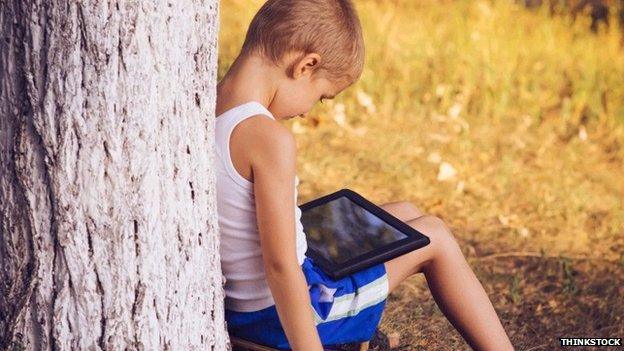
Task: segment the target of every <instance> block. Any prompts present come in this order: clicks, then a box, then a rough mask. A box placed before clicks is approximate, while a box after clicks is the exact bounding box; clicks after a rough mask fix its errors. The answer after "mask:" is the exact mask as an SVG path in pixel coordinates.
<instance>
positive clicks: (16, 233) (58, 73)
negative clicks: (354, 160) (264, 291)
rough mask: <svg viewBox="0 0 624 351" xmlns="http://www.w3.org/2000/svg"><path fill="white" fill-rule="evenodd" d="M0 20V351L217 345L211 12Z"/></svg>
mask: <svg viewBox="0 0 624 351" xmlns="http://www.w3.org/2000/svg"><path fill="white" fill-rule="evenodd" d="M0 10H1V13H0V30H1V31H2V32H1V33H2V38H1V39H2V40H1V42H0V133H1V134H0V142H1V143H0V349H27V350H68V349H77V350H97V349H107V350H108V349H112V350H122V349H132V350H135V349H138V350H163V349H164V350H167V349H169V350H189V349H202V350H209V349H211V348H212V349H216V350H223V349H226V348H229V341H228V338H227V333H226V332H225V323H224V318H223V278H222V275H221V267H220V261H219V255H218V253H219V241H218V235H217V230H218V227H217V225H218V224H217V210H216V202H215V175H214V172H213V167H212V165H213V162H214V161H213V159H214V158H213V155H214V152H213V148H214V144H213V136H214V104H215V91H216V90H215V86H216V65H217V44H216V43H217V32H218V24H219V20H218V16H219V13H218V11H219V8H218V1H217V0H212V1H211V0H204V1H202V0H195V1H170V2H147V1H145V2H141V1H133V0H128V1H121V0H120V1H109V2H106V1H63V0H45V1H32V0H29V1H27V0H1V1H0Z"/></svg>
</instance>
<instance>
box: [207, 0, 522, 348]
mask: <svg viewBox="0 0 624 351" xmlns="http://www.w3.org/2000/svg"><path fill="white" fill-rule="evenodd" d="M363 64H364V42H363V38H362V30H361V26H360V22H359V19H358V17H357V13H356V11H355V9H354V7H353V4H352V3H351V1H350V0H269V1H267V2H266V3H265V4H264V5H263V6H262V8H261V9H260V10H259V11H258V13H257V14H256V15H255V17H254V18H253V20H252V22H251V24H250V26H249V29H248V31H247V35H246V38H245V41H244V43H243V47H242V49H241V53H240V54H239V56H238V57H237V58H236V60H235V61H234V63H233V64H232V67H230V70H229V71H228V72H227V74H226V75H225V77H224V78H223V79H222V80H221V81H220V82H219V84H218V86H217V103H216V115H217V118H216V136H215V143H216V152H217V155H218V156H219V162H217V205H218V214H219V225H220V234H221V247H220V251H221V266H222V269H223V273H224V275H225V278H226V285H225V292H226V301H225V308H226V311H225V312H226V320H227V323H228V330H229V331H230V333H231V334H232V335H236V336H240V337H243V338H246V339H251V340H253V341H256V342H259V343H262V344H265V345H268V346H273V347H277V348H284V349H289V348H292V349H293V350H313V351H320V350H323V347H322V345H330V344H338V343H346V342H355V341H364V340H368V339H369V338H370V337H371V336H372V335H373V333H374V331H375V329H376V327H377V324H378V322H379V320H380V318H381V314H382V312H383V307H384V305H385V301H386V297H387V294H388V293H389V292H390V291H391V290H392V289H394V288H395V287H396V286H397V285H398V284H399V283H400V282H401V281H402V280H404V279H406V278H407V277H409V276H410V275H412V274H415V273H418V272H423V273H424V274H425V276H426V277H427V281H428V284H429V285H430V288H431V291H432V293H433V296H434V298H435V299H436V302H437V303H438V305H440V307H441V309H442V311H443V312H444V313H445V314H446V315H447V317H448V318H449V320H450V321H451V322H452V323H453V324H454V325H455V326H456V327H457V328H458V330H459V331H460V333H462V335H463V336H464V338H465V339H466V340H467V341H468V343H469V344H470V345H471V346H473V348H477V349H480V350H512V349H513V348H512V346H511V343H510V342H509V339H508V338H507V335H506V334H505V332H504V330H503V328H502V326H501V324H500V321H499V320H498V318H497V316H496V313H495V311H494V309H493V307H492V304H491V303H490V301H489V299H488V298H487V295H486V294H485V291H484V290H483V288H482V287H481V285H480V283H479V281H478V280H477V278H476V277H475V276H474V273H473V272H472V270H471V269H470V268H469V267H468V265H467V263H466V261H465V259H464V257H463V255H462V253H461V250H460V249H459V246H458V245H457V242H456V241H455V240H454V238H453V237H452V235H451V233H450V231H449V230H448V227H446V225H444V223H443V222H442V221H441V220H440V219H438V218H437V217H433V216H427V215H423V214H422V213H421V212H420V211H418V210H417V209H416V208H415V207H414V206H413V205H411V204H409V203H403V202H399V203H390V204H384V205H382V206H381V207H382V208H384V209H385V210H387V211H388V212H390V213H392V214H393V215H394V216H395V217H397V218H399V219H401V220H403V221H405V222H406V223H407V224H409V225H411V226H413V227H414V228H416V229H417V230H419V231H421V232H423V233H425V234H426V235H427V236H429V237H430V239H431V243H430V244H429V245H428V246H426V247H425V248H423V249H419V250H416V251H413V252H410V253H408V254H405V255H402V256H400V257H397V258H395V259H393V260H390V261H388V262H385V263H382V264H378V265H375V266H373V267H370V268H368V269H365V270H363V271H361V272H357V273H355V274H353V275H352V276H349V277H345V278H343V279H341V280H338V281H333V280H331V278H329V277H328V276H326V275H325V274H324V273H323V272H322V271H321V270H320V269H319V268H318V267H316V265H315V264H314V262H313V261H312V260H311V259H310V258H308V257H306V256H305V251H306V249H307V245H306V241H305V233H304V232H303V227H302V225H301V223H300V216H301V211H300V210H299V208H298V207H297V206H296V200H297V184H298V178H297V176H296V172H295V164H296V141H295V139H294V137H293V135H292V134H291V133H290V132H289V130H288V129H287V128H286V127H284V126H282V125H281V124H280V123H278V122H279V121H280V120H284V119H289V118H292V117H296V116H302V117H305V116H306V113H307V112H308V111H309V110H310V109H311V108H312V106H313V105H314V104H315V103H316V101H319V100H320V101H321V102H322V100H323V99H331V98H333V97H334V96H336V95H337V94H338V93H340V92H341V91H343V90H344V89H346V88H347V87H349V86H350V85H352V84H353V83H354V82H355V81H357V79H359V77H360V75H361V73H362V67H363ZM293 209H294V210H293Z"/></svg>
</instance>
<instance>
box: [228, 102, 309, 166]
mask: <svg viewBox="0 0 624 351" xmlns="http://www.w3.org/2000/svg"><path fill="white" fill-rule="evenodd" d="M232 142H233V143H236V144H238V146H239V147H241V149H244V150H246V151H247V152H246V154H247V157H246V158H247V160H248V162H249V163H250V165H251V166H252V167H253V166H254V165H264V164H274V163H275V162H279V161H286V162H290V161H291V158H294V157H295V155H296V150H297V142H296V140H295V137H294V135H293V134H292V133H291V132H290V130H289V129H288V128H287V127H286V126H283V125H282V124H280V123H279V122H277V121H276V120H273V119H270V118H268V117H267V116H264V115H261V114H257V115H254V116H251V117H248V118H246V119H245V120H244V121H242V122H241V123H239V124H238V125H237V126H236V127H235V128H234V130H233V131H232ZM239 142H241V143H242V144H239Z"/></svg>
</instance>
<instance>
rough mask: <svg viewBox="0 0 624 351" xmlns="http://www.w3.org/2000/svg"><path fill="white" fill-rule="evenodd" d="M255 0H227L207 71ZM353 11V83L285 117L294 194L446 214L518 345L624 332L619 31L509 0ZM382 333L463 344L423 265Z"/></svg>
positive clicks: (233, 42)
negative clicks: (408, 205)
mask: <svg viewBox="0 0 624 351" xmlns="http://www.w3.org/2000/svg"><path fill="white" fill-rule="evenodd" d="M261 3H262V2H261V1H256V0H254V1H241V0H224V1H222V2H221V11H220V14H221V31H220V39H219V73H218V77H219V79H220V78H221V77H222V76H223V75H224V73H225V72H226V70H227V68H228V67H229V65H230V63H231V62H232V60H233V59H234V58H235V55H236V54H237V52H238V49H239V48H240V45H241V44H242V41H243V39H244V35H245V30H246V28H247V25H248V23H249V21H250V20H251V18H252V17H253V15H254V13H255V12H256V11H257V9H258V8H259V7H260V6H261ZM356 6H357V9H358V12H359V14H360V18H361V21H362V25H363V28H364V35H365V41H366V50H367V51H366V64H365V70H364V72H363V75H362V77H361V79H360V80H359V81H358V82H357V83H356V84H355V85H354V86H353V87H351V88H349V89H347V90H346V91H344V92H343V93H341V94H340V95H338V97H337V98H336V99H335V100H334V101H329V102H327V103H325V104H318V106H316V107H315V108H314V110H313V111H312V112H311V113H310V116H309V117H308V118H307V119H298V118H295V119H293V120H291V121H288V122H285V123H286V124H287V126H288V127H289V128H291V130H292V131H293V133H294V134H295V136H296V137H297V141H298V145H299V155H298V176H299V178H300V179H301V183H300V185H299V188H298V189H299V203H303V202H307V201H309V200H312V199H314V198H316V197H319V196H322V195H324V194H327V193H330V192H334V191H336V190H338V189H341V188H350V189H352V190H355V191H357V192H358V193H360V194H362V195H363V196H364V197H366V198H368V199H370V200H371V201H373V202H375V203H378V204H380V203H384V202H390V201H399V200H407V201H411V202H413V203H414V204H416V205H417V206H418V207H420V208H421V209H422V210H423V211H425V212H427V213H430V214H434V215H437V216H439V217H441V218H443V219H444V220H445V221H446V223H447V224H448V225H449V226H450V227H451V228H452V229H453V232H454V234H455V236H456V237H457V238H458V240H459V241H460V242H461V244H462V248H463V249H464V250H465V253H466V257H467V258H468V260H469V261H470V262H471V265H472V266H473V267H474V269H475V272H477V275H478V276H479V279H480V280H481V281H482V282H483V284H484V286H485V287H486V290H487V291H488V293H489V294H490V296H491V298H492V301H493V303H494V304H495V307H496V309H497V311H499V313H500V316H501V320H503V323H504V325H505V327H506V329H507V330H508V332H509V334H510V336H511V337H512V341H513V342H514V345H517V348H518V349H519V350H520V349H529V348H534V350H539V349H544V350H546V349H551V348H552V347H553V345H554V344H553V342H555V341H556V338H557V337H562V336H569V335H577V334H578V335H592V336H597V335H600V336H612V337H615V336H618V335H619V336H621V335H623V334H624V327H622V325H624V323H622V320H621V316H622V315H624V313H622V312H624V311H623V310H622V307H621V303H617V301H620V300H621V296H623V294H624V291H622V288H621V286H622V285H623V284H622V283H621V282H622V278H624V273H623V271H624V269H623V268H624V206H622V205H623V204H622V199H624V176H623V175H624V162H623V160H624V49H623V43H624V38H623V35H622V33H621V32H620V31H619V29H618V28H617V27H616V26H612V27H611V28H606V27H604V26H603V27H600V28H599V30H598V32H597V33H592V32H591V31H590V30H589V29H588V28H589V19H587V18H583V17H579V18H577V21H575V22H572V21H571V20H570V19H569V18H567V17H565V16H557V17H550V16H549V15H548V14H547V11H546V10H545V9H539V10H537V11H529V10H527V9H525V8H523V7H521V6H519V5H516V4H514V3H512V2H510V1H493V2H491V1H440V2H428V1H425V2H422V1H373V0H362V1H356ZM613 15H615V14H613ZM612 22H613V23H615V22H616V21H615V20H614V21H612ZM497 253H508V254H498V256H495V255H496V254H497ZM500 274H503V276H501V275H500ZM618 289H619V290H618ZM617 306H619V307H617ZM436 311H437V312H436ZM382 328H386V329H395V330H401V331H402V332H403V334H404V335H406V336H405V346H406V347H407V349H439V350H443V349H468V347H467V345H466V344H465V343H463V341H462V340H461V337H460V336H459V335H458V334H457V333H456V332H454V329H452V326H450V324H449V323H448V322H446V320H445V319H444V316H443V315H442V314H441V313H440V312H439V310H437V306H436V305H435V303H434V301H433V300H432V298H431V296H430V294H429V293H428V290H427V288H426V283H425V281H424V279H422V277H412V278H410V279H408V281H406V282H405V283H404V284H402V286H401V287H399V289H398V290H397V291H396V292H395V293H393V294H392V295H391V297H390V298H389V301H388V305H387V309H386V313H385V316H384V320H383V321H382ZM451 345H454V346H452V347H451Z"/></svg>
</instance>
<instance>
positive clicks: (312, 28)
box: [241, 0, 364, 82]
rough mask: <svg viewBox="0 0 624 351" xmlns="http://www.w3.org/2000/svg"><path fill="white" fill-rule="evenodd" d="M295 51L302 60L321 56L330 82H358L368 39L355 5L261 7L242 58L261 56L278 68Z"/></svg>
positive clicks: (301, 0) (279, 2) (344, 1)
mask: <svg viewBox="0 0 624 351" xmlns="http://www.w3.org/2000/svg"><path fill="white" fill-rule="evenodd" d="M293 51H295V52H301V57H303V55H306V54H309V53H312V52H315V53H318V54H319V55H321V60H320V64H319V67H318V71H323V72H324V73H326V74H322V75H323V76H326V77H327V78H329V79H331V80H334V81H339V80H342V79H347V80H348V81H349V82H354V81H356V80H357V79H358V78H359V77H360V75H361V74H362V68H363V66H364V39H363V37H362V27H361V25H360V20H359V18H358V15H357V12H356V10H355V8H354V6H353V4H352V3H351V0H268V1H267V2H266V3H265V4H264V5H262V7H261V8H260V10H258V13H256V15H255V16H254V18H253V19H252V21H251V24H250V25H249V29H248V30H247V35H246V36H245V41H244V43H243V47H242V49H241V54H242V55H249V54H253V53H259V54H260V55H262V56H264V58H266V59H268V60H269V61H270V62H272V63H274V64H277V63H279V62H281V60H282V59H283V58H284V55H285V54H287V53H290V52H293ZM291 69H292V67H291ZM316 73H317V72H316V71H315V74H316ZM319 73H320V72H319Z"/></svg>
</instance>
